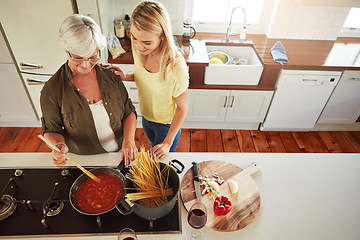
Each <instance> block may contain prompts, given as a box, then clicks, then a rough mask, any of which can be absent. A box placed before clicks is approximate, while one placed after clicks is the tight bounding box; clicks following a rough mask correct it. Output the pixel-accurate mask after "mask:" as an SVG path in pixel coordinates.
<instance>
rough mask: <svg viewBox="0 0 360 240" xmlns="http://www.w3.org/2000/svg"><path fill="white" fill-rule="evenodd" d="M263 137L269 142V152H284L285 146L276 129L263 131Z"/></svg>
mask: <svg viewBox="0 0 360 240" xmlns="http://www.w3.org/2000/svg"><path fill="white" fill-rule="evenodd" d="M264 133H265V137H266V139H267V141H268V143H269V146H270V149H271V152H274V153H286V149H285V146H284V144H283V142H282V140H281V137H280V135H279V134H278V133H277V132H276V131H265V132H264Z"/></svg>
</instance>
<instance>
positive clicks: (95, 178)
mask: <svg viewBox="0 0 360 240" xmlns="http://www.w3.org/2000/svg"><path fill="white" fill-rule="evenodd" d="M38 137H39V138H40V139H41V140H43V141H44V142H45V143H46V144H47V145H48V147H49V148H51V149H53V150H55V151H57V152H59V153H61V151H60V149H58V148H57V147H56V146H55V145H53V144H52V143H50V142H49V141H48V140H47V139H46V138H45V137H44V136H43V135H41V134H39V135H38ZM65 157H66V159H67V160H69V161H70V162H72V163H73V164H75V166H76V167H78V168H79V169H80V170H81V171H83V172H84V173H85V174H86V175H88V176H89V177H90V178H91V179H93V180H94V181H96V182H98V183H101V181H100V178H98V177H96V176H95V175H94V174H92V173H91V172H89V171H88V170H86V169H85V168H83V167H82V166H81V165H79V164H78V163H77V162H75V161H74V160H72V159H71V158H69V157H68V156H67V155H65Z"/></svg>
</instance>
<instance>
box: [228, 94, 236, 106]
mask: <svg viewBox="0 0 360 240" xmlns="http://www.w3.org/2000/svg"><path fill="white" fill-rule="evenodd" d="M234 99H235V97H234V96H230V101H231V104H230V106H229V105H228V107H230V108H232V107H233V105H234Z"/></svg>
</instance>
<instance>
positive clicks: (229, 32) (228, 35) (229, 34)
mask: <svg viewBox="0 0 360 240" xmlns="http://www.w3.org/2000/svg"><path fill="white" fill-rule="evenodd" d="M237 8H240V9H241V10H242V11H243V13H244V26H243V29H242V31H241V33H240V39H245V37H246V33H245V29H246V13H245V9H244V8H242V7H234V9H233V10H232V12H231V16H230V22H229V26H228V28H227V30H226V37H225V40H226V41H229V40H230V36H234V35H236V33H235V34H232V33H231V23H232V17H233V14H234V11H235V9H237Z"/></svg>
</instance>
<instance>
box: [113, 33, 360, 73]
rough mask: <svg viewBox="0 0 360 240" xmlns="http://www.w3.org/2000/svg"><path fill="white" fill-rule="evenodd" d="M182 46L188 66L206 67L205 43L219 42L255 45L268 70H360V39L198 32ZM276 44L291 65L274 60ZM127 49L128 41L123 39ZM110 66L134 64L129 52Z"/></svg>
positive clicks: (179, 41)
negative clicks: (243, 36)
mask: <svg viewBox="0 0 360 240" xmlns="http://www.w3.org/2000/svg"><path fill="white" fill-rule="evenodd" d="M177 39H178V43H179V47H180V48H181V49H183V51H184V53H185V59H186V61H187V63H188V65H189V66H207V65H208V64H209V59H208V57H207V51H206V46H205V43H206V42H216V43H229V44H231V43H243V42H246V43H253V44H254V45H255V47H256V49H257V51H258V52H259V55H260V57H261V58H262V60H263V61H264V64H265V67H268V66H271V67H278V68H282V69H309V70H310V69H315V70H316V69H321V70H360V38H338V39H337V40H336V41H325V40H297V39H269V38H267V37H266V36H265V35H261V34H260V35H259V34H248V35H247V36H246V40H245V41H240V40H239V39H238V36H232V37H231V40H230V41H229V42H226V41H225V40H224V34H222V33H197V34H196V37H195V38H194V39H192V40H191V41H190V43H184V44H183V43H182V42H181V37H180V36H178V37H177ZM277 41H281V42H282V43H283V45H284V47H285V50H286V54H287V56H288V59H289V63H288V64H285V65H280V64H278V63H275V62H274V61H273V59H272V55H271V53H270V49H271V48H272V47H273V46H274V44H275V43H276V42H277ZM122 44H123V46H124V48H125V50H127V49H128V46H129V42H128V41H125V40H122ZM108 61H109V63H116V64H132V63H133V60H132V55H131V53H130V52H128V53H126V54H124V55H123V56H121V57H118V58H116V59H112V58H111V57H109V59H108Z"/></svg>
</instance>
